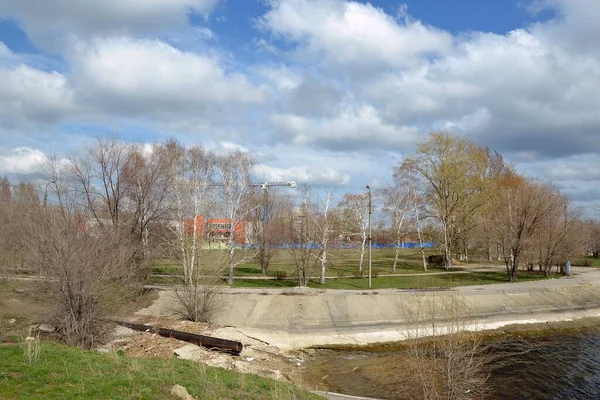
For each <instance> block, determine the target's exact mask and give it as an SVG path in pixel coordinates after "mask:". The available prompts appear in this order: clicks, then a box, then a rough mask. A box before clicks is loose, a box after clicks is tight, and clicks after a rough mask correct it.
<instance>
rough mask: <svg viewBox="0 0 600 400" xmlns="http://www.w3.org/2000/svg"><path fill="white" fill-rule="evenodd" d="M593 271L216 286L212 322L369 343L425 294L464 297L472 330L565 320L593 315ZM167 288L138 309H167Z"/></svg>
mask: <svg viewBox="0 0 600 400" xmlns="http://www.w3.org/2000/svg"><path fill="white" fill-rule="evenodd" d="M599 289H600V271H599V270H595V269H594V270H592V269H590V270H584V271H582V272H578V274H577V275H575V276H572V277H568V278H562V279H551V280H545V281H537V282H516V283H502V284H492V285H481V286H468V287H459V288H455V289H452V290H435V289H430V290H424V291H415V290H397V289H382V290H377V291H357V290H321V289H293V290H290V289H283V290H281V289H269V290H258V289H256V290H252V289H223V290H221V298H222V307H221V308H220V309H219V311H218V312H217V313H216V314H215V318H214V322H215V323H216V324H218V325H221V326H231V327H235V328H236V329H237V330H238V331H240V332H243V333H244V334H245V335H248V336H251V337H254V338H257V339H259V340H261V341H263V342H265V343H268V344H269V345H272V346H276V347H278V348H280V349H283V350H292V349H302V348H306V347H311V346H317V345H328V344H369V343H381V342H394V341H400V340H403V339H404V338H405V337H406V331H407V328H408V325H409V324H410V321H407V320H406V316H405V313H404V308H405V306H406V304H408V303H410V301H411V299H412V298H414V297H415V296H421V297H423V298H426V299H427V301H429V302H435V301H444V299H445V298H449V297H451V296H454V297H456V296H457V295H458V296H460V297H461V298H462V299H464V301H465V304H466V305H467V306H468V308H469V310H472V311H471V312H470V315H469V317H470V318H471V320H472V321H473V323H472V324H471V326H473V327H474V329H477V330H493V329H498V328H502V327H508V326H514V325H517V324H532V323H546V322H557V321H572V320H579V319H582V318H589V317H598V316H600V290H599ZM175 306H176V305H175V299H174V296H173V293H172V292H169V291H162V292H161V293H160V294H159V299H158V300H157V301H156V302H155V303H154V304H153V305H152V306H150V307H148V308H146V309H144V310H141V311H139V312H138V314H139V315H144V316H151V317H165V316H171V315H173V309H174V307H175Z"/></svg>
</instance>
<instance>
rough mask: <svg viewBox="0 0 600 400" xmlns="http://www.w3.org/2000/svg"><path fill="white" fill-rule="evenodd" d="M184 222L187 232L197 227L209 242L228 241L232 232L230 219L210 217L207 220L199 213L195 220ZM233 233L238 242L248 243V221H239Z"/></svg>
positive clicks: (202, 236) (199, 233)
mask: <svg viewBox="0 0 600 400" xmlns="http://www.w3.org/2000/svg"><path fill="white" fill-rule="evenodd" d="M184 224H185V225H184V226H185V232H186V234H188V235H191V234H192V232H193V229H196V234H197V235H198V236H200V237H201V238H203V239H205V240H206V241H207V242H209V243H227V242H228V240H229V235H230V233H231V230H230V227H231V220H229V219H222V218H221V219H219V218H208V219H206V221H205V220H204V217H203V216H201V215H199V216H197V217H196V219H195V221H193V220H191V219H187V220H185V222H184ZM233 234H234V241H235V243H236V244H240V245H241V244H246V242H247V234H246V221H238V222H237V223H236V225H235V229H234V232H233Z"/></svg>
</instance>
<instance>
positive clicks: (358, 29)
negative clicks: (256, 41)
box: [259, 0, 452, 70]
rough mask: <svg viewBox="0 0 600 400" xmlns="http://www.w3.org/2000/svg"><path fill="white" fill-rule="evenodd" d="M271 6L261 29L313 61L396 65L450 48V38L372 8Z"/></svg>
mask: <svg viewBox="0 0 600 400" xmlns="http://www.w3.org/2000/svg"><path fill="white" fill-rule="evenodd" d="M270 5H271V10H269V12H268V13H266V14H265V15H264V16H263V18H261V19H260V21H259V26H261V27H262V28H263V29H265V30H268V31H270V32H272V33H273V34H275V35H279V36H282V37H284V38H286V39H288V40H290V41H292V42H295V43H298V45H299V48H298V50H299V51H300V52H301V53H302V55H309V56H310V61H311V62H314V61H324V62H325V63H327V64H328V65H333V66H340V65H345V66H347V67H349V68H352V69H359V70H360V69H364V68H372V67H376V68H379V67H381V66H388V67H398V66H407V65H412V64H413V63H414V62H415V61H416V60H418V59H419V58H420V57H421V56H423V55H431V54H441V53H445V52H446V51H447V50H449V49H450V48H451V47H452V36H451V35H450V34H448V33H446V32H443V31H441V30H439V29H436V28H433V27H429V26H425V25H423V23H421V22H420V21H417V20H413V19H411V18H410V17H408V16H406V15H403V16H400V18H393V17H391V16H390V15H388V14H386V13H385V12H384V11H383V10H381V9H379V8H376V7H374V6H372V5H371V4H364V3H359V2H353V1H341V0H320V1H315V0H271V1H270ZM321 57H322V58H323V59H321Z"/></svg>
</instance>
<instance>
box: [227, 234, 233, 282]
mask: <svg viewBox="0 0 600 400" xmlns="http://www.w3.org/2000/svg"><path fill="white" fill-rule="evenodd" d="M234 254H235V247H234V243H233V240H231V239H230V243H229V279H228V280H227V284H228V285H229V286H230V287H233V266H234V259H233V256H234Z"/></svg>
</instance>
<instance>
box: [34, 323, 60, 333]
mask: <svg viewBox="0 0 600 400" xmlns="http://www.w3.org/2000/svg"><path fill="white" fill-rule="evenodd" d="M38 329H39V330H40V331H41V332H47V333H52V332H54V331H55V330H56V328H55V327H54V326H52V325H48V324H41V325H40V326H38Z"/></svg>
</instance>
